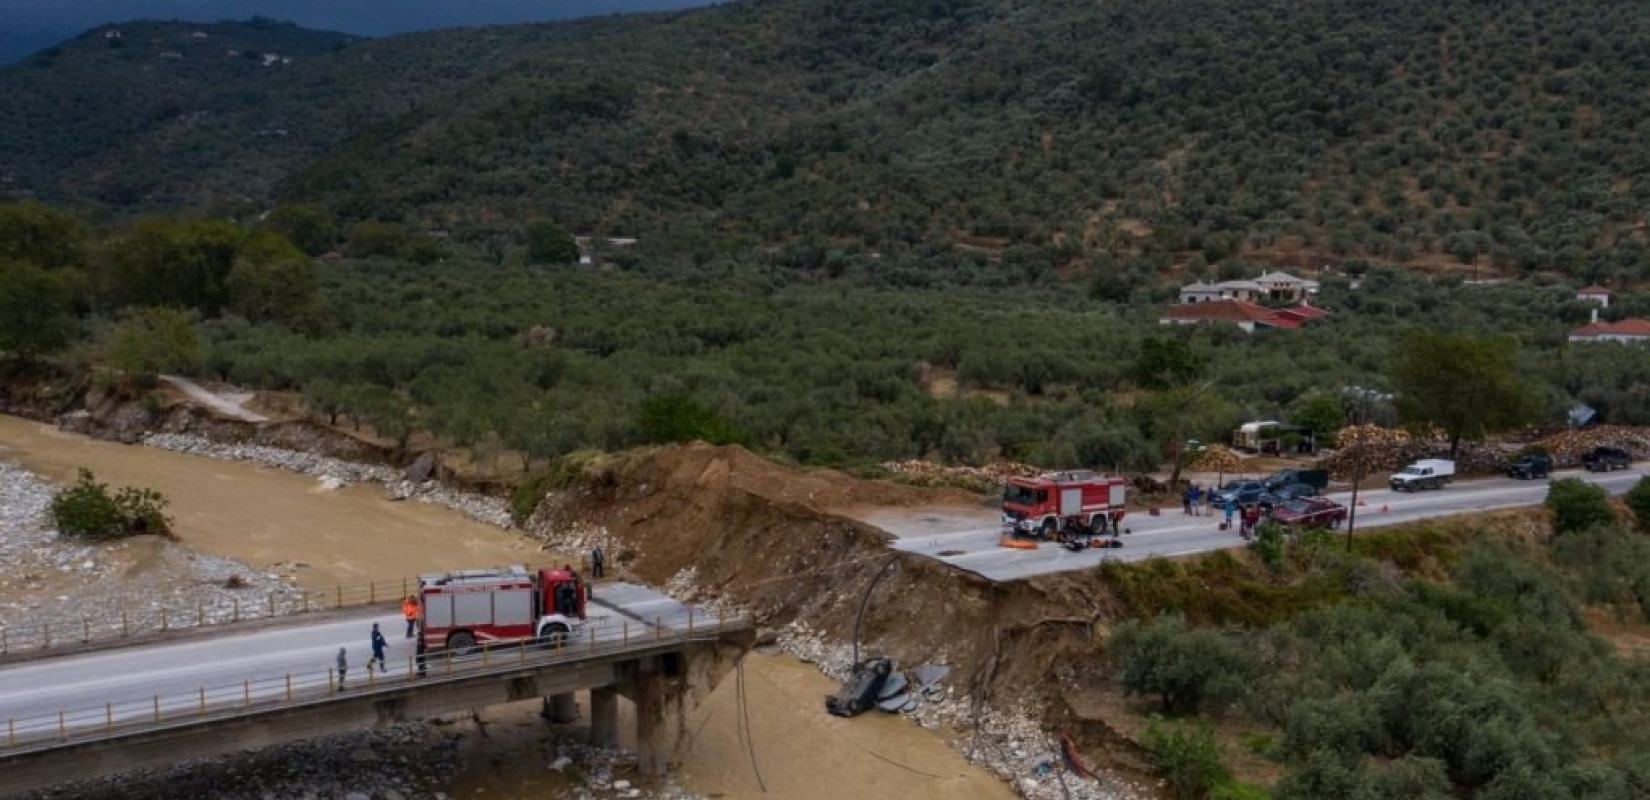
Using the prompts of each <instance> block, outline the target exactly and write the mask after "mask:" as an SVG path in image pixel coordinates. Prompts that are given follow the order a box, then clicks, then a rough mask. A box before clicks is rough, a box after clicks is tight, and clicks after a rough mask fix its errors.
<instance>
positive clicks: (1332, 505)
mask: <svg viewBox="0 0 1650 800" xmlns="http://www.w3.org/2000/svg"><path fill="white" fill-rule="evenodd" d="M1272 521H1273V522H1276V523H1278V524H1279V525H1282V526H1284V527H1286V528H1292V529H1296V530H1299V529H1302V528H1339V527H1340V526H1341V523H1342V522H1345V521H1346V506H1343V505H1341V504H1340V503H1337V502H1335V501H1334V500H1330V499H1328V498H1325V497H1303V498H1300V499H1298V500H1290V501H1288V502H1286V503H1283V504H1282V505H1279V506H1278V507H1276V508H1274V509H1272Z"/></svg>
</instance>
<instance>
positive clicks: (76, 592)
mask: <svg viewBox="0 0 1650 800" xmlns="http://www.w3.org/2000/svg"><path fill="white" fill-rule="evenodd" d="M55 493H56V488H55V487H54V486H52V485H51V484H50V483H47V482H46V481H45V480H43V479H42V478H40V477H39V476H36V475H35V474H33V473H31V472H29V471H28V470H25V469H23V468H22V466H21V465H19V464H17V463H15V462H8V461H0V598H4V600H3V601H0V628H3V629H5V631H6V645H7V647H8V649H13V650H28V649H34V648H36V647H40V646H42V645H45V644H48V643H54V642H63V641H80V640H82V639H87V638H90V639H94V640H95V639H106V638H112V637H117V636H120V635H123V634H126V633H131V634H136V633H140V632H144V631H149V630H156V629H159V628H161V627H162V626H163V625H164V626H165V627H186V626H194V625H197V624H200V623H202V622H203V621H204V622H205V623H207V624H216V623H220V622H228V621H231V620H232V619H234V618H236V617H237V616H239V617H240V618H251V617H259V616H268V615H269V613H270V611H271V608H272V607H273V610H274V611H275V612H276V613H285V612H288V611H291V610H293V609H296V608H297V607H298V606H299V604H300V603H301V602H302V598H301V596H300V594H299V592H298V590H297V589H296V588H295V587H293V586H291V585H290V584H288V583H286V582H285V581H283V580H281V579H280V578H279V577H278V576H275V575H270V574H266V573H261V572H258V571H257V570H254V569H253V568H252V567H249V566H247V565H246V564H243V563H240V562H238V561H235V560H233V559H228V558H222V557H219V556H213V555H207V554H204V553H197V552H193V551H191V550H189V549H187V548H185V547H183V546H181V545H178V544H176V543H174V542H170V541H166V540H160V539H156V538H154V537H140V539H137V540H130V539H129V540H124V541H120V542H114V543H108V544H101V545H86V544H81V543H79V542H75V541H72V540H67V539H63V538H61V537H60V536H59V535H58V532H57V530H56V529H55V528H54V527H53V524H52V519H51V501H52V497H53V495H54V494H55ZM138 563H141V564H142V565H143V566H142V567H141V568H134V567H135V565H136V564H138ZM231 585H234V586H237V587H238V588H234V589H231V588H228V587H229V586H231ZM122 612H124V617H122ZM163 619H164V622H163Z"/></svg>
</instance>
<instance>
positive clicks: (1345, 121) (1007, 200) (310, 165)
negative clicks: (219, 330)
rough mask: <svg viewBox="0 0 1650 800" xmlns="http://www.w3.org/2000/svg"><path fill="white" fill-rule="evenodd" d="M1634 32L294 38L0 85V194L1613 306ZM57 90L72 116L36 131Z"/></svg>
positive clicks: (99, 55) (24, 69)
mask: <svg viewBox="0 0 1650 800" xmlns="http://www.w3.org/2000/svg"><path fill="white" fill-rule="evenodd" d="M1646 22H1650V8H1647V7H1645V6H1643V5H1642V4H1637V3H1631V2H1626V1H1625V0H1583V1H1582V2H1577V3H1571V4H1562V5H1554V4H1548V3H1543V2H1539V1H1538V0H1510V2H1505V3H1497V4H1493V5H1486V4H1483V3H1477V2H1471V1H1470V0H1444V1H1443V2H1420V1H1419V0H1370V2H1363V3H1356V4H1349V3H1338V2H1327V1H1326V0H1308V1H1307V2H1298V1H1297V0H1258V2H1241V3H1240V2H1234V0H1141V1H1140V2H1134V3H1127V4H1095V3H1092V2H1086V0H1085V1H1079V0H1050V1H1049V2H1043V3H1035V4H1030V3H1021V4H1012V3H1004V2H997V1H995V0H939V1H925V2H916V1H915V0H892V1H889V0H839V1H838V2H829V3H826V2H819V0H748V1H747V2H740V3H733V4H729V5H725V6H719V7H714V8H707V9H701V10H696V11H690V12H683V13H679V14H669V15H644V16H636V17H621V18H609V19H602V20H591V21H586V22H580V23H571V24H553V25H534V26H513V27H505V28H488V29H477V30H455V31H443V32H437V33H431V34H419V35H412V36H404V37H391V38H388V39H383V40H374V41H366V42H360V43H355V44H348V46H343V47H339V45H342V44H346V43H345V42H343V41H339V40H336V39H333V40H327V39H317V40H316V41H315V43H314V44H315V45H316V47H315V50H314V51H312V52H311V53H309V54H308V55H306V56H305V57H301V58H294V59H293V61H292V63H291V64H282V65H281V67H280V69H278V70H276V69H271V70H263V69H250V71H248V70H237V71H234V72H232V73H229V74H227V75H225V74H222V73H217V74H214V75H213V76H212V77H211V78H210V79H209V80H207V79H201V78H190V77H188V75H189V74H190V73H184V72H181V70H183V69H186V68H189V67H192V66H193V65H194V62H193V61H192V60H191V59H189V58H185V59H181V60H179V59H173V61H175V62H180V63H167V62H163V61H159V60H158V53H149V52H147V51H146V50H145V49H144V48H138V49H137V50H135V51H134V49H133V48H131V47H128V48H126V50H127V51H128V52H126V53H111V52H108V51H105V50H102V49H100V48H101V47H102V46H103V44H104V43H103V42H102V41H101V40H98V39H97V38H96V37H95V35H92V34H89V35H88V36H86V37H82V38H81V39H80V40H78V41H77V42H75V43H73V44H72V45H71V46H69V47H66V48H64V49H63V50H62V52H61V53H59V54H57V55H56V56H55V57H42V58H36V59H33V60H31V61H30V62H28V63H26V64H24V65H21V66H18V67H15V68H11V69H7V70H4V71H0V174H9V175H11V176H14V177H13V183H12V187H13V190H14V191H18V190H22V191H33V192H37V193H39V194H40V195H42V196H44V197H46V198H48V199H70V200H81V201H87V202H94V203H102V204H109V205H113V206H117V207H120V208H121V209H122V210H130V209H131V208H134V207H136V208H150V209H153V208H170V207H177V206H195V207H199V206H206V205H210V204H213V203H220V202H222V201H225V200H234V199H238V198H240V197H242V196H244V197H246V198H248V199H250V200H252V201H254V203H259V204H264V203H269V202H272V201H273V200H274V199H275V198H276V197H277V196H280V197H285V198H289V199H317V200H321V201H324V202H326V203H327V204H329V205H331V206H332V207H333V208H334V209H335V210H337V211H339V212H340V213H341V214H342V215H343V216H344V217H345V218H346V219H365V218H391V219H394V218H401V217H404V216H405V217H411V218H417V219H420V220H421V221H422V222H423V223H424V224H425V225H426V226H427V227H431V228H441V229H448V230H452V231H453V234H454V237H455V239H457V240H459V241H460V242H462V241H465V240H473V241H480V240H484V239H486V238H488V237H492V236H497V235H499V234H500V233H509V232H513V231H515V230H517V229H518V226H519V224H520V223H521V221H522V220H523V219H524V218H525V217H529V216H549V217H553V218H555V219H557V220H558V221H561V222H562V223H563V224H564V225H565V226H567V227H570V228H575V229H578V230H581V231H582V230H589V231H606V232H609V233H612V234H615V235H634V236H640V237H641V238H642V239H643V240H644V243H645V244H652V245H653V246H654V247H653V248H652V249H653V251H654V252H655V253H657V254H669V255H672V256H679V257H684V258H685V257H687V256H691V257H692V262H694V263H702V262H705V261H708V260H710V259H713V258H716V257H717V256H718V255H722V254H733V255H738V254H740V253H742V252H746V251H747V250H748V248H749V247H750V246H752V245H757V244H760V245H770V246H771V245H778V244H789V245H791V247H789V248H787V249H786V250H785V251H784V252H783V254H782V257H781V260H782V261H783V262H784V263H787V264H791V265H796V266H803V267H818V266H822V265H823V264H824V262H825V261H826V260H827V259H826V254H827V251H829V250H832V249H837V250H842V251H845V252H847V253H850V254H851V253H853V252H854V251H856V250H866V251H884V252H893V253H900V252H905V253H909V254H911V255H913V256H918V257H926V258H936V259H942V260H946V261H966V260H968V259H976V260H977V259H979V258H984V257H989V258H991V259H997V258H999V257H1000V258H1001V259H1002V261H1003V265H1004V270H1003V271H1004V272H1005V273H1008V274H1010V275H1012V276H1013V277H1014V278H1024V277H1033V278H1035V277H1038V276H1048V275H1052V274H1054V273H1055V272H1056V271H1061V272H1066V273H1069V272H1070V271H1072V270H1079V271H1080V270H1082V269H1083V268H1085V267H1087V268H1102V267H1107V266H1108V265H1110V264H1112V259H1113V258H1123V259H1131V258H1134V257H1136V256H1144V257H1143V258H1137V259H1134V260H1133V261H1132V262H1130V263H1128V264H1127V269H1123V270H1115V271H1117V272H1121V273H1124V274H1127V275H1132V276H1136V277H1137V278H1140V279H1144V278H1145V277H1146V276H1148V275H1149V274H1151V273H1155V272H1159V271H1161V270H1162V269H1163V268H1164V267H1165V266H1167V264H1168V263H1170V262H1177V263H1185V262H1186V261H1187V260H1188V259H1192V260H1193V261H1194V262H1195V263H1194V267H1196V266H1197V265H1198V264H1200V263H1201V262H1203V261H1207V262H1210V263H1213V262H1218V261H1220V260H1222V259H1226V258H1229V257H1232V256H1238V255H1241V256H1248V257H1251V258H1257V259H1264V260H1270V261H1274V262H1278V263H1295V262H1299V263H1307V264H1314V265H1315V264H1317V263H1321V262H1322V261H1323V260H1339V259H1343V258H1348V257H1366V258H1371V259H1378V260H1390V261H1396V262H1400V263H1408V264H1411V265H1414V266H1423V267H1441V266H1447V265H1449V264H1459V263H1461V262H1462V261H1470V260H1473V259H1475V258H1479V259H1480V263H1483V264H1485V265H1490V264H1493V265H1497V266H1499V267H1501V268H1503V269H1504V270H1506V271H1510V272H1517V271H1522V270H1537V269H1542V270H1544V269H1557V270H1560V271H1566V272H1570V273H1573V274H1576V275H1578V276H1579V277H1582V278H1584V279H1589V280H1596V279H1606V278H1614V279H1618V280H1623V281H1632V280H1637V279H1639V278H1640V277H1641V276H1640V275H1639V270H1641V269H1642V265H1643V264H1644V263H1646V259H1645V258H1644V255H1645V242H1644V240H1645V229H1644V219H1643V208H1644V206H1645V200H1646V199H1650V186H1647V185H1645V184H1644V183H1643V182H1642V181H1635V177H1637V176H1640V175H1643V174H1645V173H1646V169H1645V167H1646V166H1647V165H1646V163H1645V162H1646V160H1647V159H1650V149H1647V148H1646V147H1645V138H1646V130H1645V128H1644V125H1645V123H1644V122H1643V120H1645V119H1646V118H1647V114H1646V112H1647V111H1650V108H1647V107H1646V106H1647V105H1650V94H1647V93H1646V92H1645V88H1646V83H1647V81H1650V69H1647V67H1650V34H1646V33H1645V32H1644V31H1645V30H1646V24H1645V23H1646ZM162 29H165V28H164V26H163V28H162ZM170 30H172V31H173V33H172V34H170V35H179V34H181V33H182V31H183V30H184V29H182V28H172V29H170ZM249 33H250V32H249ZM183 35H187V34H183ZM323 42H325V45H326V46H325V47H322V46H321V45H322V43H323ZM328 48H332V49H330V50H328V51H327V52H321V50H327V49H328ZM151 49H152V48H151ZM132 52H139V53H141V54H142V58H141V59H140V60H138V61H136V62H134V61H133V60H131V59H132V58H133V56H132V55H131V53H132ZM133 63H142V64H144V68H143V69H141V70H134V69H132V68H131V67H132V64H133ZM249 63H250V62H249ZM174 76H177V77H174ZM163 78H164V79H163ZM196 81H204V82H200V83H197V82H196ZM65 92H71V93H74V92H77V93H79V94H77V95H76V96H80V97H84V98H85V99H86V100H87V101H88V102H83V103H76V104H66V105H70V106H71V108H69V109H67V110H63V111H54V110H53V109H52V108H51V102H50V99H51V98H55V97H60V96H64V93H65ZM88 93H90V94H88ZM98 93H106V94H114V95H116V96H117V97H118V99H119V102H116V103H112V104H109V105H107V106H104V105H101V104H98V103H97V102H96V98H97V96H98ZM202 111H205V112H208V113H207V114H204V115H203V114H201V113H200V112H202ZM94 127H95V128H97V129H99V132H98V133H97V134H96V135H90V136H88V135H83V134H80V133H79V132H81V131H84V130H87V129H89V128H94ZM274 128H278V129H280V130H283V131H285V135H275V136H258V135H256V134H257V133H258V132H260V131H267V130H270V129H274ZM935 246H939V248H938V249H937V250H936V249H935ZM1165 254H1167V256H1169V257H1166V255H1165ZM1125 288H1126V287H1125Z"/></svg>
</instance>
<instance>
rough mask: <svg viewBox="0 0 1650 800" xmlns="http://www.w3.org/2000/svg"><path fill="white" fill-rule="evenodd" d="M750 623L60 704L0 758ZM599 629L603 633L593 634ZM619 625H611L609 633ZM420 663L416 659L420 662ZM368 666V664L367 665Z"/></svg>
mask: <svg viewBox="0 0 1650 800" xmlns="http://www.w3.org/2000/svg"><path fill="white" fill-rule="evenodd" d="M749 626H750V620H749V619H746V618H744V617H739V618H735V619H732V620H729V619H726V618H724V617H721V616H718V618H717V620H716V624H715V625H709V624H699V625H698V626H697V627H695V623H694V617H693V615H692V614H689V615H688V618H687V625H686V627H684V628H679V629H673V628H670V627H668V626H666V625H664V624H663V622H662V621H660V620H656V621H655V622H654V623H653V624H650V625H649V624H638V625H637V626H636V629H635V630H634V631H633V630H632V625H631V623H630V621H629V620H628V619H627V620H624V621H623V623H622V625H620V626H613V625H607V626H596V625H592V626H589V627H588V631H589V633H588V634H587V635H586V634H583V633H581V634H579V635H577V636H574V637H545V638H541V639H530V640H523V641H521V642H517V643H511V644H508V645H504V646H490V645H482V646H479V647H478V648H477V649H476V650H475V651H473V652H471V653H468V654H461V653H455V652H452V651H450V650H448V651H437V652H434V653H430V654H428V655H426V656H424V657H423V658H420V657H419V656H417V655H409V656H408V657H407V659H406V661H405V663H401V662H399V661H398V662H397V663H396V664H395V665H393V666H388V667H387V669H386V670H385V671H380V672H377V673H375V672H374V671H373V670H371V669H363V668H362V667H359V666H355V665H352V666H351V668H350V669H349V671H348V673H347V674H346V675H344V676H342V679H341V676H340V675H339V674H338V672H337V670H336V669H327V670H314V671H306V672H295V673H287V674H285V675H283V676H281V677H276V678H259V679H250V678H249V679H245V680H242V681H241V682H239V683H229V684H217V685H212V686H205V685H203V686H200V687H198V688H196V689H194V690H190V691H186V692H173V693H168V694H156V695H153V696H151V697H147V698H142V699H139V700H123V701H120V702H113V701H110V702H105V703H103V704H102V705H100V706H81V707H78V708H62V709H59V710H58V711H57V712H56V713H52V714H40V715H33V716H28V717H15V718H7V719H6V720H5V727H4V729H3V730H0V759H3V758H5V757H7V756H15V755H21V754H24V753H30V752H38V751H43V750H50V749H54V748H57V747H62V746H64V745H68V744H85V743H89V742H96V741H104V740H109V739H117V738H121V737H124V736H131V735H134V734H138V733H146V732H151V731H158V730H166V729H174V728H181V727H187V726H190V725H197V724H200V723H203V722H212V721H218V720H226V719H234V718H237V717H244V716H250V715H253V714H260V713H265V712H268V711H271V710H277V709H281V708H297V707H302V706H306V705H314V704H319V703H325V702H328V701H330V700H331V699H333V698H342V697H359V696H362V695H373V694H384V693H387V692H392V691H399V690H402V689H405V688H408V687H409V686H416V685H429V684H436V683H442V682H446V681H450V680H457V679H466V678H475V677H484V676H487V675H495V674H504V673H508V672H512V671H515V670H519V669H522V668H524V667H542V666H550V665H555V664H563V663H574V662H579V661H588V660H591V659H596V658H602V657H605V656H612V655H618V654H621V653H625V652H630V651H638V650H645V649H649V648H654V647H660V646H666V645H672V644H683V643H687V642H691V641H707V640H712V639H716V638H719V637H721V636H722V635H724V634H726V633H729V632H733V631H738V630H742V629H744V628H747V627H749ZM598 627H605V628H606V630H607V635H606V636H605V637H603V636H598ZM615 628H618V630H614V629H615ZM420 662H422V663H420ZM369 663H370V662H369Z"/></svg>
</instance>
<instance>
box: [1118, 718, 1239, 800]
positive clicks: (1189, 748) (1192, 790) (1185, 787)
mask: <svg viewBox="0 0 1650 800" xmlns="http://www.w3.org/2000/svg"><path fill="white" fill-rule="evenodd" d="M1140 744H1141V746H1142V747H1144V748H1146V751H1147V752H1149V753H1151V756H1152V764H1153V765H1154V766H1156V767H1157V769H1158V771H1159V772H1161V773H1163V777H1164V778H1166V779H1168V781H1169V785H1170V786H1173V787H1174V791H1175V795H1177V796H1179V797H1181V798H1183V800H1194V798H1204V797H1208V796H1209V791H1210V790H1211V789H1213V788H1214V787H1215V786H1216V785H1217V784H1220V783H1223V782H1224V781H1226V780H1227V779H1229V778H1230V777H1231V773H1230V772H1229V771H1228V770H1227V769H1226V765H1225V764H1223V763H1221V752H1220V742H1218V741H1216V739H1215V732H1214V729H1213V728H1212V727H1210V726H1209V723H1208V722H1207V721H1204V720H1198V721H1196V722H1194V723H1174V722H1164V721H1163V720H1162V719H1158V718H1155V717H1154V718H1153V719H1152V720H1151V721H1150V722H1149V723H1147V725H1146V731H1145V733H1143V734H1141V735H1140Z"/></svg>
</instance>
